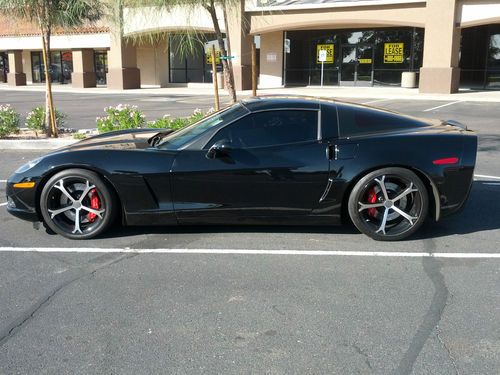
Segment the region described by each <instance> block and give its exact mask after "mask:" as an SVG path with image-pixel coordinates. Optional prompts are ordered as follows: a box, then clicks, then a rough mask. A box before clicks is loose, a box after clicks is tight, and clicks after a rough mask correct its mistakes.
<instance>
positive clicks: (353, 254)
mask: <svg viewBox="0 0 500 375" xmlns="http://www.w3.org/2000/svg"><path fill="white" fill-rule="evenodd" d="M14 252H39V253H133V254H220V255H300V256H350V257H390V258H459V259H500V253H430V252H398V251H394V252H392V251H329V250H251V249H119V248H87V247H75V248H64V247H61V248H58V247H0V253H14Z"/></svg>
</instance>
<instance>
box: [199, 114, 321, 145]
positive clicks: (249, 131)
mask: <svg viewBox="0 0 500 375" xmlns="http://www.w3.org/2000/svg"><path fill="white" fill-rule="evenodd" d="M317 138H318V112H317V111H304V110H300V111H299V110H289V111H286V110H283V111H266V112H259V113H253V114H250V115H248V116H246V117H244V118H242V119H240V120H238V121H236V122H235V123H233V124H231V125H229V126H226V127H225V128H223V129H221V130H220V131H219V132H218V133H217V134H216V135H215V136H214V137H213V138H212V139H211V141H210V142H209V143H208V147H210V146H211V145H212V144H214V143H215V142H217V141H219V140H221V139H227V140H229V141H230V142H231V143H232V146H233V147H235V148H247V147H265V146H272V145H281V144H286V143H297V142H304V141H312V140H316V139H317Z"/></svg>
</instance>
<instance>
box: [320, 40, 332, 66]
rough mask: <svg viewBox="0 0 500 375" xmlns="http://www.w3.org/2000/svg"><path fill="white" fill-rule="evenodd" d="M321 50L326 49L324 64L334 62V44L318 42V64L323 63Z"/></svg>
mask: <svg viewBox="0 0 500 375" xmlns="http://www.w3.org/2000/svg"><path fill="white" fill-rule="evenodd" d="M320 51H326V59H325V60H324V62H323V63H324V64H333V61H334V56H335V45H334V44H317V45H316V61H317V63H318V64H320V63H321V60H320Z"/></svg>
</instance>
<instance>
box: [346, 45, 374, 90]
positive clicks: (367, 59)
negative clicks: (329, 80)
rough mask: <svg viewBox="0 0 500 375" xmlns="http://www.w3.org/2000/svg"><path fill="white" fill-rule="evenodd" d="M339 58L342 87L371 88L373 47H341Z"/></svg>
mask: <svg viewBox="0 0 500 375" xmlns="http://www.w3.org/2000/svg"><path fill="white" fill-rule="evenodd" d="M341 58H342V63H341V66H340V84H341V85H342V86H373V45H371V44H356V45H353V44H346V45H343V46H342V56H341Z"/></svg>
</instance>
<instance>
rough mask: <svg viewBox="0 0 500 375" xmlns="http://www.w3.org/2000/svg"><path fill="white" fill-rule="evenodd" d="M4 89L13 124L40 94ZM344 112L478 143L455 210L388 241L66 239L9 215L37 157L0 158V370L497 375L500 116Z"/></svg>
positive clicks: (232, 235) (205, 231)
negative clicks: (464, 198) (467, 192)
mask: <svg viewBox="0 0 500 375" xmlns="http://www.w3.org/2000/svg"><path fill="white" fill-rule="evenodd" d="M12 95H13V96H10V97H9V99H12V100H11V101H10V102H11V104H13V105H14V106H15V107H16V108H18V110H19V111H21V112H22V111H24V109H23V108H28V107H30V106H31V104H32V103H34V102H35V101H37V100H39V98H38V96H40V95H42V94H41V93H19V92H16V93H13V94H12ZM37 95H38V96H37ZM145 99H149V100H145ZM56 100H59V102H60V103H61V110H62V111H63V112H65V113H67V114H68V116H69V119H75V120H73V122H72V123H70V124H68V125H69V126H71V127H76V128H88V127H92V126H95V116H97V115H100V112H99V111H102V107H104V106H108V105H115V104H118V103H120V102H124V101H125V100H127V102H128V103H129V104H135V105H138V106H139V107H140V108H142V109H144V111H145V112H146V114H147V115H148V117H151V118H154V117H155V116H157V117H160V116H161V115H163V114H165V113H170V114H172V115H184V114H186V115H187V114H189V113H190V112H192V110H193V109H194V108H202V109H205V108H206V109H208V108H210V107H211V106H212V104H211V98H210V97H186V96H179V97H162V96H155V95H152V96H150V97H145V96H140V97H139V96H138V97H135V96H133V95H128V96H120V95H113V96H102V97H91V96H89V97H88V98H87V99H85V95H83V94H68V93H65V94H64V97H59V98H58V97H56ZM3 101H4V97H2V101H0V104H2V102H3ZM353 101H356V102H360V103H367V104H369V105H373V106H379V107H383V108H388V109H391V110H397V111H401V112H403V113H407V114H411V115H415V116H420V117H432V118H435V117H437V118H442V119H455V120H458V121H461V122H463V123H465V124H466V125H468V126H469V127H470V128H472V129H475V130H477V131H478V134H479V139H480V140H479V150H478V160H477V166H476V172H475V174H476V178H475V179H476V180H475V182H474V185H473V188H472V192H471V196H470V199H469V201H468V204H467V206H466V208H465V210H464V211H463V212H462V213H461V214H459V215H457V216H454V217H450V218H447V219H445V220H443V221H442V222H439V223H437V224H435V223H428V224H426V225H425V226H424V228H423V229H422V230H421V231H419V232H418V234H417V236H415V237H413V238H411V239H410V240H408V241H404V242H397V243H382V242H375V241H373V240H371V239H369V238H367V237H365V236H363V235H361V234H359V233H358V232H357V231H356V229H355V228H354V227H353V226H352V225H347V226H344V227H238V226H235V227H182V228H177V227H153V228H150V227H134V228H123V227H120V226H116V227H115V228H113V229H112V230H111V231H110V232H109V233H107V234H106V235H105V236H103V237H101V238H99V239H96V240H90V241H85V242H81V241H80V242H78V241H70V240H67V239H64V238H61V237H58V236H55V235H52V234H49V233H47V232H46V231H45V230H44V228H43V226H40V227H38V228H34V227H33V226H32V225H31V224H29V223H26V222H22V221H19V220H17V219H15V218H14V217H11V216H10V215H8V214H7V212H6V209H5V180H6V179H7V178H8V176H9V174H10V173H11V172H12V171H13V170H15V169H16V168H17V167H18V166H19V165H21V164H23V163H24V162H25V161H27V160H29V159H32V158H34V157H36V156H38V155H40V154H43V153H44V152H43V151H27V150H17V151H15V150H0V160H1V162H0V374H18V373H19V374H35V373H36V374H54V373H64V374H65V373H71V374H89V373H105V374H139V373H141V374H142V373H144V374H149V373H158V374H178V373H190V374H191V373H193V374H197V373H199V374H201V373H204V374H205V373H210V374H216V373H217V374H498V373H500V319H499V316H500V160H499V159H500V105H498V103H481V102H463V103H462V102H458V101H447V102H440V101H424V100H419V101H411V100H404V99H398V100H394V99H391V100H388V99H377V100H375V99H363V98H357V99H353ZM23 106H24V107H23ZM97 112H99V113H97ZM88 124H92V126H90V125H88Z"/></svg>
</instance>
